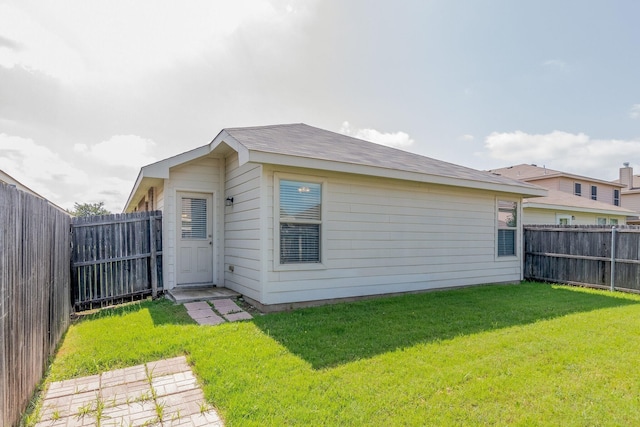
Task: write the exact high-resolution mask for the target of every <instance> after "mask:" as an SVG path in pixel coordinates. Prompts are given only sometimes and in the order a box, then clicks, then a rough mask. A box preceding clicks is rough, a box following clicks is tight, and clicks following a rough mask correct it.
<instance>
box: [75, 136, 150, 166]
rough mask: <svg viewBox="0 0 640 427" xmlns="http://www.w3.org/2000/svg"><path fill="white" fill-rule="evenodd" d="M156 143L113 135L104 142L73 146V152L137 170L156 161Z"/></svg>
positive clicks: (133, 137)
mask: <svg viewBox="0 0 640 427" xmlns="http://www.w3.org/2000/svg"><path fill="white" fill-rule="evenodd" d="M155 148H156V143H155V142H153V141H152V140H150V139H146V138H142V137H140V136H137V135H114V136H112V137H111V138H109V139H108V140H106V141H102V142H100V143H98V144H95V145H92V146H88V145H86V144H75V145H74V147H73V150H74V151H75V152H77V153H81V154H84V155H85V156H88V157H90V158H92V159H94V160H96V161H100V162H102V163H104V164H107V165H110V166H125V167H129V168H133V169H139V168H141V167H142V166H144V165H148V164H149V163H153V162H155V161H156V157H155V155H154V149H155Z"/></svg>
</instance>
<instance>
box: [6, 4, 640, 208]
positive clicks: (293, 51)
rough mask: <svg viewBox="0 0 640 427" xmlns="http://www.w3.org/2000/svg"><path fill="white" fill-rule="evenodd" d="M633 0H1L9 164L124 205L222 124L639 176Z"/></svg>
mask: <svg viewBox="0 0 640 427" xmlns="http://www.w3.org/2000/svg"><path fill="white" fill-rule="evenodd" d="M639 19H640V2H638V1H636V0H627V1H622V0H609V1H593V0H580V1H573V0H562V1H558V0H553V1H546V0H541V1H538V0H536V1H511V0H504V1H503V0H481V1H479V0H415V1H411V0H394V1H380V0H324V1H316V0H307V1H292V0H283V1H280V0H234V1H210V0H206V1H204V0H203V1H198V0H194V1H160V0H153V1H151V0H136V1H121V0H109V1H106V0H99V1H96V0H56V1H53V0H38V1H32V0H16V1H13V0H10V1H3V0H0V169H1V170H3V171H5V172H6V173H8V174H9V175H11V176H13V177H14V178H16V179H18V180H19V181H21V182H22V183H23V184H25V185H27V186H28V187H30V188H31V189H33V190H34V191H36V192H38V193H40V194H42V195H43V196H44V197H46V198H48V199H49V200H51V201H52V202H54V203H56V204H58V205H60V206H62V207H64V208H69V209H70V208H72V207H73V205H74V203H76V202H77V203H97V202H104V203H105V206H106V208H107V209H109V210H111V211H112V212H121V211H122V209H123V207H124V204H125V202H126V200H127V197H128V195H129V193H130V191H131V189H132V187H133V184H134V182H135V179H136V177H137V174H138V172H139V170H140V168H141V167H142V166H144V165H146V164H149V163H152V162H155V161H158V160H162V159H165V158H167V157H170V156H173V155H176V154H179V153H182V152H184V151H187V150H190V149H193V148H196V147H199V146H202V145H205V144H207V143H209V142H210V141H211V140H212V139H213V138H214V137H215V136H216V135H217V134H218V133H219V132H220V130H221V129H223V128H227V127H238V126H260V125H269V124H279V123H300V122H303V123H307V124H309V125H312V126H317V127H320V128H324V129H328V130H331V131H335V132H341V133H344V134H347V135H351V136H354V137H358V138H362V139H366V140H369V141H372V142H377V143H381V144H385V145H390V146H394V147H397V148H401V149H403V150H406V151H410V152H413V153H417V154H420V155H425V156H428V157H432V158H436V159H439V160H444V161H447V162H452V163H456V164H460V165H463V166H467V167H471V168H474V169H481V170H488V169H493V168H499V167H505V166H510V165H515V164H520V163H534V164H537V165H539V166H541V165H544V166H546V167H548V168H551V169H557V170H563V171H566V172H570V173H574V174H579V175H586V176H591V177H594V178H599V179H605V180H613V179H616V178H618V169H619V168H620V167H621V166H622V164H623V162H629V163H630V164H631V166H633V167H634V168H635V171H636V173H640V25H638V20H639Z"/></svg>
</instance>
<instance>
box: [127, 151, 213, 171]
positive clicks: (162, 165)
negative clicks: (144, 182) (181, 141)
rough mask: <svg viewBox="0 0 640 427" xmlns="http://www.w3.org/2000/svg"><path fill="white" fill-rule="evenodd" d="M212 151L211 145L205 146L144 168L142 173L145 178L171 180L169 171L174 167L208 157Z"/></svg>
mask: <svg viewBox="0 0 640 427" xmlns="http://www.w3.org/2000/svg"><path fill="white" fill-rule="evenodd" d="M210 151H211V150H210V148H209V144H207V145H203V146H202V147H198V148H195V149H193V150H190V151H187V152H185V153H182V154H178V155H177V156H173V157H169V158H168V159H164V160H160V161H159V162H156V163H151V164H150V165H147V166H143V167H142V169H141V170H140V172H141V173H142V177H143V178H162V179H169V170H170V169H171V168H172V167H174V166H178V165H181V164H183V163H186V162H189V161H191V160H195V159H197V158H199V157H202V156H206V155H207V154H209V152H210Z"/></svg>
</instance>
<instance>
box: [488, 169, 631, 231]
mask: <svg viewBox="0 0 640 427" xmlns="http://www.w3.org/2000/svg"><path fill="white" fill-rule="evenodd" d="M490 172H492V173H494V174H497V175H500V176H505V177H508V178H512V179H518V180H521V181H524V182H528V183H531V184H536V185H539V186H541V187H545V188H547V189H548V190H549V194H548V195H547V196H546V197H538V198H535V199H525V200H524V202H523V208H524V211H523V217H522V222H523V223H524V224H567V225H591V224H598V225H607V224H609V225H617V224H620V225H623V224H626V223H627V217H628V216H629V215H633V213H634V212H633V211H632V210H630V209H627V208H624V207H621V194H622V193H621V191H622V188H623V185H621V184H618V183H615V182H608V181H603V180H599V179H595V178H589V177H585V176H581V175H575V174H570V173H566V172H561V171H557V170H553V169H547V168H546V167H539V166H536V165H526V164H521V165H516V166H509V167H506V168H500V169H493V170H491V171H490Z"/></svg>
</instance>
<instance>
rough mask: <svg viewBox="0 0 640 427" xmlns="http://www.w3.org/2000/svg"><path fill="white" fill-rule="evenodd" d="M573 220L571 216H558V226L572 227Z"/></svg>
mask: <svg viewBox="0 0 640 427" xmlns="http://www.w3.org/2000/svg"><path fill="white" fill-rule="evenodd" d="M572 220H573V217H572V216H571V215H564V214H556V224H558V225H571V221H572Z"/></svg>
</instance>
